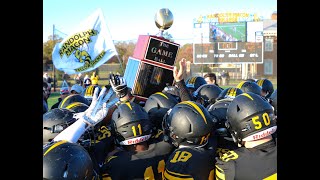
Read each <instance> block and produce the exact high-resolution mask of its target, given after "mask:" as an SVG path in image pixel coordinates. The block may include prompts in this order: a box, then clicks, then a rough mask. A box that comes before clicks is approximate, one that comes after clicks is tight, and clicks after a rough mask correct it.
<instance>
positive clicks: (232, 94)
mask: <svg viewBox="0 0 320 180" xmlns="http://www.w3.org/2000/svg"><path fill="white" fill-rule="evenodd" d="M234 93H235V89H234V88H231V89H230V94H229V95H230V96H234Z"/></svg>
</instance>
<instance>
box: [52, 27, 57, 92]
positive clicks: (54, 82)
mask: <svg viewBox="0 0 320 180" xmlns="http://www.w3.org/2000/svg"><path fill="white" fill-rule="evenodd" d="M52 41H53V45H55V43H54V25H53V33H52ZM52 70H53V92H56V73H55V68H54V64H53V60H52Z"/></svg>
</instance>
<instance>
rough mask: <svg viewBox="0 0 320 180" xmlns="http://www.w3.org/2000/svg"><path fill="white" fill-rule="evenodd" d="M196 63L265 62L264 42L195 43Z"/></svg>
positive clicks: (194, 61) (194, 57)
mask: <svg viewBox="0 0 320 180" xmlns="http://www.w3.org/2000/svg"><path fill="white" fill-rule="evenodd" d="M193 50H194V51H193V52H194V54H193V63H194V64H223V63H235V64H237V63H257V64H262V63H263V53H262V52H263V42H212V43H201V44H199V43H198V44H197V43H195V44H193Z"/></svg>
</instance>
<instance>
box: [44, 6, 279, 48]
mask: <svg viewBox="0 0 320 180" xmlns="http://www.w3.org/2000/svg"><path fill="white" fill-rule="evenodd" d="M98 8H101V10H102V12H103V15H104V18H105V21H106V24H107V27H108V28H109V31H110V34H111V37H112V39H113V40H114V41H129V40H132V41H136V40H137V39H138V36H139V35H147V34H149V35H156V34H158V33H159V29H158V28H157V26H156V24H155V21H154V17H155V14H156V12H157V11H158V10H160V9H162V8H168V9H169V10H170V11H171V12H172V14H173V18H174V20H173V24H172V26H171V27H170V28H169V29H167V30H165V32H168V33H169V34H171V35H172V37H173V39H174V41H175V42H176V43H179V44H185V43H192V37H193V34H192V33H193V19H195V18H198V17H199V16H203V15H207V14H214V13H224V12H246V13H257V14H258V15H259V16H263V17H264V18H267V19H270V17H271V14H272V13H273V12H274V11H277V0H43V42H46V41H47V40H48V36H49V35H52V34H53V25H55V29H56V30H57V32H61V34H60V37H63V34H70V33H72V32H73V31H74V29H76V27H77V25H78V24H80V22H82V21H83V20H84V19H86V18H87V17H88V16H89V15H90V14H92V13H93V12H94V11H95V10H96V9H98ZM58 35H59V33H58Z"/></svg>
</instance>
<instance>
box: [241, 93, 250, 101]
mask: <svg viewBox="0 0 320 180" xmlns="http://www.w3.org/2000/svg"><path fill="white" fill-rule="evenodd" d="M240 95H243V96H246V97H248V98H249V99H251V100H252V101H253V98H252V97H251V96H250V95H249V94H248V93H242V94H240Z"/></svg>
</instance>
